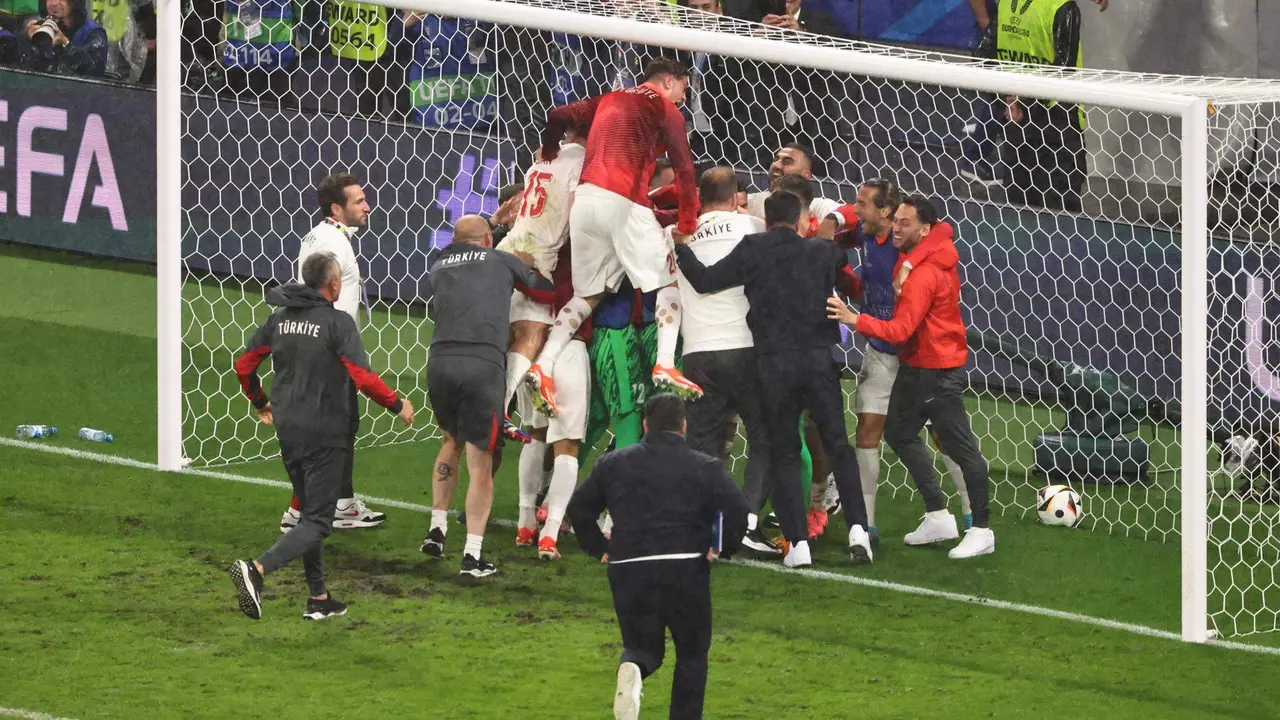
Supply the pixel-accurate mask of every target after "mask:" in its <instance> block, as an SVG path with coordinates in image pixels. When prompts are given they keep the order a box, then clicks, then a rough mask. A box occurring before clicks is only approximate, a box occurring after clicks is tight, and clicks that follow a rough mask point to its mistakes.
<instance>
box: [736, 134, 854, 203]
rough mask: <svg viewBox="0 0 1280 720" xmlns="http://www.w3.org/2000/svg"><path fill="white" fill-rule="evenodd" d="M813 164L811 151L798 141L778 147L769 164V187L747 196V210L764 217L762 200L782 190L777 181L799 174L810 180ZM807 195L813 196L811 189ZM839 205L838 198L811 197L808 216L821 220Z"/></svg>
mask: <svg viewBox="0 0 1280 720" xmlns="http://www.w3.org/2000/svg"><path fill="white" fill-rule="evenodd" d="M813 164H814V157H813V153H811V152H810V151H809V149H808V148H806V147H805V146H803V145H801V144H799V143H790V144H787V145H783V146H782V147H780V148H778V152H776V153H774V154H773V163H772V164H770V165H769V171H768V172H769V189H768V190H761V191H760V192H754V193H751V194H750V195H748V196H747V212H749V213H751V214H752V215H755V216H756V217H758V218H760V219H764V201H765V200H768V199H769V196H770V195H772V194H773V193H776V192H781V191H782V190H783V188H782V187H780V186H779V184H778V183H779V181H780V180H782V179H783V178H784V177H786V176H788V175H799V176H801V177H803V178H804V179H805V180H808V181H812V180H813ZM809 196H810V197H812V196H813V191H812V189H810V191H809ZM840 205H841V203H840V201H839V200H829V199H827V198H824V197H812V199H811V200H810V201H809V216H810V217H812V218H816V219H817V220H822V219H823V218H825V217H827V215H830V214H831V213H832V212H835V209H836V208H837V207H839V206H840Z"/></svg>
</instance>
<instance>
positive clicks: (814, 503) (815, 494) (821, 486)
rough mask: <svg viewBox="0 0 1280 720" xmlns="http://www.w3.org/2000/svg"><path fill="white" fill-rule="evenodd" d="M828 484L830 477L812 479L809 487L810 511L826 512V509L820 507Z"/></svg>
mask: <svg viewBox="0 0 1280 720" xmlns="http://www.w3.org/2000/svg"><path fill="white" fill-rule="evenodd" d="M830 483H831V476H827V477H824V478H814V479H813V483H812V484H810V486H809V509H810V510H826V508H825V507H823V506H822V500H823V498H825V497H826V496H827V485H829V484H830Z"/></svg>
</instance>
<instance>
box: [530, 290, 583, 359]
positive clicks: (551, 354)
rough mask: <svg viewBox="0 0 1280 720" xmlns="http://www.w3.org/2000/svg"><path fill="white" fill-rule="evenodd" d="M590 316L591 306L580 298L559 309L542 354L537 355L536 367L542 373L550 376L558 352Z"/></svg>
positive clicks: (558, 355)
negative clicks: (540, 369)
mask: <svg viewBox="0 0 1280 720" xmlns="http://www.w3.org/2000/svg"><path fill="white" fill-rule="evenodd" d="M590 314H591V305H589V304H588V303H587V301H586V300H583V299H582V298H580V297H575V298H574V299H572V300H570V301H569V302H568V303H566V304H565V306H564V307H562V308H560V313H559V314H557V315H556V324H555V325H552V326H551V332H550V333H549V334H548V335H547V341H546V342H545V343H543V345H542V352H541V353H539V354H538V366H539V367H541V368H542V371H543V372H544V373H547V374H548V375H550V374H551V369H552V368H554V367H555V364H556V358H558V357H560V351H561V350H564V347H565V345H568V344H569V341H570V340H572V339H573V334H574V333H576V332H578V328H580V327H582V322H583V321H584V320H586V319H587V316H588V315H590Z"/></svg>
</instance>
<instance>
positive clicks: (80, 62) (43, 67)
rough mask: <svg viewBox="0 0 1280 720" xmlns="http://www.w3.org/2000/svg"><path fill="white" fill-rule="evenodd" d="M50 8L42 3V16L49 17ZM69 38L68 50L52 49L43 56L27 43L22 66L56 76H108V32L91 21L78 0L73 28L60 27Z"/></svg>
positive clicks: (81, 0) (81, 1) (74, 8)
mask: <svg viewBox="0 0 1280 720" xmlns="http://www.w3.org/2000/svg"><path fill="white" fill-rule="evenodd" d="M48 12H49V11H48V7H47V6H46V5H45V1H44V0H40V14H41V15H48ZM59 27H60V28H61V29H62V34H63V35H66V36H67V40H68V41H69V42H68V43H67V46H66V47H58V46H57V45H53V46H51V47H50V48H49V49H48V50H45V51H44V52H40V51H38V50H36V49H35V47H34V46H32V45H31V44H30V43H26V44H25V47H24V53H23V58H22V64H23V66H25V67H26V68H28V69H30V70H35V71H36V72H43V73H51V74H57V75H85V76H88V77H102V76H103V75H105V74H106V72H107V31H106V30H104V29H103V28H102V26H101V25H99V24H98V23H96V22H94V21H93V20H90V19H89V15H88V13H87V12H86V11H85V7H84V2H83V0H75V1H74V2H73V3H72V8H71V24H70V25H62V24H59Z"/></svg>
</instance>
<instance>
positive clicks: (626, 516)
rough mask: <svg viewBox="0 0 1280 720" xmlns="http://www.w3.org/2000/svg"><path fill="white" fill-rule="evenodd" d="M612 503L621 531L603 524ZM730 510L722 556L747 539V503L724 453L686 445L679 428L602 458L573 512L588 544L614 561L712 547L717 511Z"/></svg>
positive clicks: (571, 515) (590, 550)
mask: <svg viewBox="0 0 1280 720" xmlns="http://www.w3.org/2000/svg"><path fill="white" fill-rule="evenodd" d="M605 508H608V509H609V514H610V515H611V516H612V517H613V533H612V536H611V539H610V540H605V538H604V535H603V534H602V533H601V532H600V527H599V526H598V525H596V520H597V519H599V517H600V513H602V512H604V510H605ZM717 512H720V513H723V525H722V534H721V539H722V548H721V553H720V555H721V557H725V558H727V557H729V556H731V555H733V553H734V552H736V551H737V549H738V547H739V546H740V545H741V544H742V536H743V535H744V534H745V533H746V531H747V512H749V511H748V509H747V501H746V500H745V499H743V497H742V493H741V492H739V491H738V486H737V485H735V484H734V483H733V478H731V477H729V473H728V472H727V471H725V469H724V465H722V464H721V462H720V460H719V459H718V458H713V457H711V456H710V455H704V454H703V453H700V452H697V451H695V450H692V449H690V448H689V447H688V446H687V445H685V442H684V438H683V437H681V436H680V435H679V434H677V433H668V432H657V433H653V432H651V433H649V434H648V435H645V436H644V440H642V441H640V442H639V443H637V444H635V445H632V446H630V447H626V448H623V449H621V450H615V451H613V452H611V453H608V454H607V455H604V456H602V457H601V458H600V459H599V460H598V461H596V465H595V468H594V469H593V470H592V471H591V475H590V476H588V477H587V479H586V481H585V482H583V483H582V485H580V486H579V487H578V489H577V490H576V491H575V492H574V493H573V497H572V498H571V499H570V500H569V509H568V511H567V515H568V517H569V520H570V522H572V524H573V530H574V533H575V534H576V535H577V536H578V542H579V544H581V545H582V549H583V550H585V551H586V552H587V554H589V555H591V556H592V557H595V558H599V557H600V556H602V555H604V554H605V553H606V552H607V553H609V561H610V562H615V561H618V560H630V559H633V558H640V557H647V556H651V555H671V554H676V553H698V554H700V555H705V554H706V552H707V550H709V549H710V548H711V542H712V527H713V524H714V523H715V516H716V513H717Z"/></svg>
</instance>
